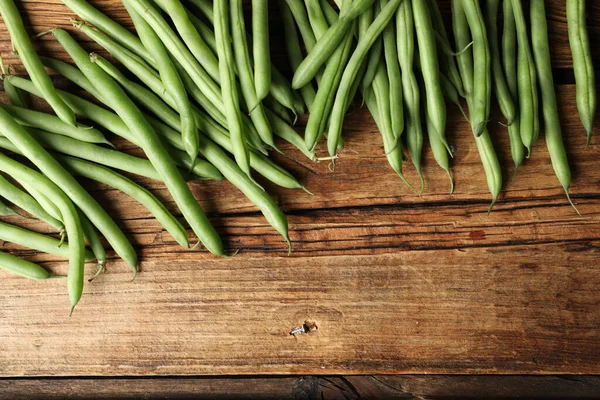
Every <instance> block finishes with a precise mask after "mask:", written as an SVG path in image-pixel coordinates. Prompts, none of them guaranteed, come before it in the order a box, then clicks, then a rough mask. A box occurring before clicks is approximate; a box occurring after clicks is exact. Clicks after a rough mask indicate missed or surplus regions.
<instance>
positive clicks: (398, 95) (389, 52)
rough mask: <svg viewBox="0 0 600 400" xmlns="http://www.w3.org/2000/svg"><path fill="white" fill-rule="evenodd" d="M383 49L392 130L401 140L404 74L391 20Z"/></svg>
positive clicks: (383, 35)
mask: <svg viewBox="0 0 600 400" xmlns="http://www.w3.org/2000/svg"><path fill="white" fill-rule="evenodd" d="M388 2H389V1H388V0H380V1H379V7H382V8H383V7H385V5H386V4H387V3H388ZM382 37H383V51H384V58H385V64H386V66H387V74H388V79H389V81H390V90H389V93H390V114H391V117H392V132H393V133H394V136H395V137H396V138H398V140H400V137H401V135H402V132H404V107H403V104H402V102H403V100H402V74H401V73H400V63H399V61H398V47H397V45H396V23H395V21H394V20H391V21H390V22H389V23H388V24H387V26H386V27H385V28H384V30H383V34H382Z"/></svg>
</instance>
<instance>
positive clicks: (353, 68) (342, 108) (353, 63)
mask: <svg viewBox="0 0 600 400" xmlns="http://www.w3.org/2000/svg"><path fill="white" fill-rule="evenodd" d="M401 2H402V0H392V1H390V2H389V3H388V4H387V5H386V6H385V8H384V9H383V10H382V12H381V13H380V14H379V15H378V16H377V18H376V19H375V21H373V23H372V24H371V26H370V27H369V29H368V30H367V32H366V33H365V35H364V36H363V37H362V38H360V39H359V41H358V45H357V46H356V49H355V50H354V53H353V54H352V57H350V60H349V61H348V65H347V66H346V69H345V70H344V74H343V75H342V79H341V82H340V86H339V88H338V92H337V94H336V96H335V101H334V104H333V110H332V113H331V120H330V122H329V135H328V137H327V148H328V150H329V154H330V155H331V156H334V155H335V153H336V152H337V147H338V141H339V139H340V137H341V134H342V123H343V119H344V114H345V113H346V109H347V107H348V103H349V102H350V100H351V99H350V98H349V95H350V94H351V92H352V87H353V83H354V81H355V78H356V76H357V74H358V72H359V70H360V67H361V65H362V63H363V60H364V59H365V57H366V56H367V54H368V52H369V49H370V48H371V46H372V45H373V43H374V42H375V40H376V39H377V37H378V36H379V35H380V34H381V32H382V31H383V29H384V28H385V26H386V25H387V23H388V22H389V21H390V20H391V19H392V17H393V15H394V12H395V11H396V9H397V8H398V6H399V5H400V3H401ZM353 4H355V3H353ZM330 30H331V28H330Z"/></svg>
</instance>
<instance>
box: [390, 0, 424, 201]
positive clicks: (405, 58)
mask: <svg viewBox="0 0 600 400" xmlns="http://www.w3.org/2000/svg"><path fill="white" fill-rule="evenodd" d="M411 1H412V0H404V1H403V2H402V4H400V7H399V8H398V11H396V35H397V36H396V37H397V42H396V45H397V52H398V61H399V63H400V68H401V70H402V90H403V93H404V105H405V107H406V145H407V147H408V151H409V153H410V158H411V160H412V163H413V165H414V166H415V169H416V171H417V173H418V174H419V178H420V179H421V193H423V190H424V189H425V180H424V178H423V172H422V170H421V157H422V152H423V127H422V125H421V111H420V102H421V100H420V93H419V84H418V82H417V78H416V76H415V73H414V70H413V66H414V59H415V40H414V22H413V16H412V4H411Z"/></svg>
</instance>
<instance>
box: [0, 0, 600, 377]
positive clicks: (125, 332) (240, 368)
mask: <svg viewBox="0 0 600 400" xmlns="http://www.w3.org/2000/svg"><path fill="white" fill-rule="evenodd" d="M93 3H94V4H95V5H98V7H99V8H101V9H103V10H105V11H107V12H109V13H110V14H111V15H112V16H114V17H115V18H116V19H118V20H119V21H121V22H123V23H127V19H126V16H125V14H124V11H123V9H122V7H121V6H120V5H118V4H119V2H118V1H117V0H105V1H94V2H93ZM548 3H549V6H548V7H549V12H550V22H551V25H550V26H551V30H552V37H553V43H554V42H555V43H556V44H555V45H553V57H554V63H555V67H556V68H568V67H569V63H570V61H569V57H568V48H567V43H566V25H565V20H564V13H562V11H561V10H562V9H563V8H564V2H548ZM443 4H444V10H446V11H447V4H448V3H447V2H443ZM22 5H23V10H24V11H25V12H26V15H27V20H28V21H29V22H28V24H29V25H31V26H33V29H32V32H40V31H43V30H44V29H47V28H49V27H51V26H57V25H58V26H63V27H67V26H68V24H69V23H68V17H69V16H70V14H69V13H68V12H67V10H66V8H65V7H64V6H63V5H62V4H61V3H60V1H58V0H53V1H45V2H35V1H23V2H22ZM591 10H592V12H591V16H590V18H591V20H592V21H597V20H598V19H600V7H598V5H596V4H594V5H593V6H592V8H591ZM598 26H600V25H599V24H594V27H593V28H592V31H593V32H596V30H597V29H599V28H598ZM3 29H4V28H3V26H2V25H0V51H2V54H3V55H4V54H7V53H8V51H9V48H10V44H9V40H8V36H7V34H6V31H5V30H3ZM593 34H597V32H596V33H593ZM279 45H280V43H279ZM39 46H40V49H41V50H42V51H45V52H48V53H49V52H51V53H52V54H53V55H55V56H56V55H58V56H60V57H64V54H62V53H60V51H58V49H57V47H56V46H55V44H53V41H52V39H51V38H50V37H44V38H43V39H42V40H41V42H40V43H39ZM275 46H278V45H277V44H275ZM86 47H87V48H88V49H89V50H97V48H94V46H91V45H89V43H86ZM278 54H282V53H278ZM9 60H10V61H11V62H16V60H15V59H9ZM57 82H58V83H59V84H60V85H64V82H61V81H57ZM64 87H66V88H67V89H73V90H74V88H72V87H69V86H64ZM558 95H559V101H560V104H561V110H560V111H561V116H562V117H563V118H562V121H563V128H564V131H565V139H566V142H567V148H568V152H569V156H570V160H571V165H572V170H573V178H574V180H573V187H572V193H573V198H574V200H575V202H576V203H577V205H578V207H579V209H580V211H581V212H582V214H583V215H582V216H577V215H576V214H575V213H574V212H573V210H572V209H571V208H570V206H569V205H568V203H567V202H566V199H565V197H564V193H563V192H562V189H561V188H560V187H559V186H558V183H557V181H556V178H555V177H554V174H553V171H552V167H551V165H550V161H549V158H548V155H547V151H546V149H545V145H544V142H543V138H542V139H540V141H539V142H538V143H537V145H536V147H535V148H534V154H533V156H532V157H531V159H529V160H527V162H526V163H525V165H524V166H523V167H522V168H521V170H520V171H519V174H518V176H517V179H516V180H515V181H510V177H511V176H512V174H513V170H512V167H511V162H510V152H509V148H508V140H507V134H506V131H505V129H504V128H503V127H502V126H500V125H499V124H497V123H496V122H499V121H500V119H499V117H498V114H497V112H496V114H495V115H494V121H493V122H492V123H490V126H491V127H492V135H493V138H494V141H495V144H496V148H497V150H498V153H499V156H500V158H501V161H502V164H503V166H504V174H505V178H506V182H507V183H506V185H505V191H504V192H503V194H502V199H501V201H500V202H499V203H498V205H497V206H496V208H495V210H494V212H493V213H492V214H491V215H490V216H488V215H487V214H486V212H487V205H488V203H489V201H490V199H489V194H488V193H487V186H486V184H485V178H484V176H483V172H482V168H481V164H480V160H479V157H478V154H477V151H476V148H475V145H474V143H473V139H472V135H471V133H470V128H469V127H468V125H467V123H466V122H465V121H464V120H463V118H462V116H461V115H460V113H458V112H457V110H456V108H450V115H449V124H448V136H449V139H450V142H451V143H452V144H453V145H454V146H455V147H456V149H457V151H456V153H455V158H454V161H453V164H454V166H453V174H454V177H455V180H456V184H457V190H456V193H455V194H454V195H453V196H449V195H448V188H449V186H448V181H447V177H446V176H445V174H444V173H443V171H441V170H440V169H439V168H438V167H437V166H436V165H435V163H434V161H433V159H432V156H431V154H430V152H429V151H428V152H427V153H426V155H425V161H424V162H425V174H426V179H427V188H426V191H425V193H424V194H423V195H422V196H419V195H417V194H415V193H413V192H411V191H410V190H409V189H408V188H407V187H406V186H405V185H404V184H402V183H401V182H400V180H399V179H398V178H397V177H396V176H394V173H393V172H392V171H391V169H390V168H389V166H388V165H387V161H386V160H385V157H384V156H383V150H382V145H381V139H380V136H379V134H378V132H377V130H376V127H375V125H374V123H373V121H372V119H371V118H370V116H369V115H368V112H367V111H366V110H364V109H358V108H357V109H355V110H353V111H352V112H351V113H350V114H349V116H348V118H347V120H346V125H345V137H346V139H347V147H346V150H345V151H344V152H343V153H342V155H341V160H340V161H339V163H338V165H337V168H336V172H334V173H331V172H329V171H328V166H327V164H326V163H319V164H315V163H313V162H311V161H309V160H307V159H306V158H305V157H303V156H302V155H301V154H300V153H299V152H297V151H295V150H293V149H292V148H290V147H289V146H286V145H285V144H282V145H281V148H282V149H283V150H284V152H285V154H286V155H285V156H276V158H277V160H278V162H280V163H281V164H282V165H283V166H285V167H286V168H288V169H289V170H290V171H292V172H293V173H294V174H295V175H296V176H297V177H298V178H299V179H300V181H301V182H302V183H304V184H305V185H306V186H307V187H309V189H310V190H312V191H313V193H314V196H310V195H308V194H305V193H304V192H302V191H292V190H284V189H279V188H276V187H274V186H273V185H271V184H268V183H265V187H266V188H267V190H268V191H269V192H270V193H272V194H273V196H274V197H275V198H276V199H277V201H278V202H279V204H280V205H281V206H282V208H283V209H284V210H285V211H286V213H287V215H288V216H289V222H290V230H291V238H292V240H293V242H294V246H295V251H294V253H293V255H292V257H289V258H288V257H285V245H284V243H283V241H282V239H281V238H280V237H279V236H278V235H277V234H276V233H275V232H274V231H273V230H272V229H271V228H270V227H269V226H268V225H267V223H266V222H265V220H264V218H262V216H261V215H260V214H259V213H258V212H257V209H256V208H255V207H254V206H253V205H252V204H251V203H250V202H249V201H248V200H247V199H245V198H243V196H240V193H239V192H238V191H237V190H235V188H233V187H232V186H231V184H229V183H227V182H221V183H217V182H192V183H191V184H190V185H191V188H192V191H193V193H194V194H195V196H196V198H197V199H198V200H199V201H200V202H201V204H202V206H203V207H204V209H205V210H207V212H208V213H209V216H210V218H211V219H212V221H213V222H214V224H215V226H216V227H217V229H218V230H219V232H220V233H221V234H222V236H223V238H224V240H225V241H226V244H227V247H228V249H229V250H236V249H241V252H240V254H239V255H238V256H237V257H235V258H234V259H231V260H222V259H221V260H219V259H215V258H214V257H212V256H210V255H209V254H207V253H206V252H205V251H203V250H200V251H195V252H190V251H185V250H182V249H181V248H180V247H178V246H177V245H176V243H175V242H174V241H173V240H172V238H171V237H170V236H169V235H168V234H167V233H166V232H164V230H163V229H161V227H160V225H159V224H158V223H157V222H156V221H155V220H153V219H152V218H151V216H150V215H149V213H148V212H147V211H146V210H145V209H143V208H142V207H140V206H139V205H137V204H135V203H134V202H132V201H131V199H129V198H127V196H125V195H123V194H121V193H118V192H116V191H114V190H110V189H108V188H106V187H104V186H99V185H92V184H90V183H88V182H84V184H85V185H86V187H88V188H89V190H90V191H91V193H92V194H93V195H94V197H96V198H97V199H98V200H99V201H100V202H101V204H102V205H103V206H104V207H106V209H107V210H109V211H110V213H111V215H113V216H114V217H115V219H116V220H117V221H118V223H119V224H120V225H121V226H122V228H123V229H124V231H125V232H126V234H127V235H128V236H129V237H130V239H131V240H132V242H133V243H134V245H135V246H136V248H137V250H138V252H139V254H140V258H141V260H142V262H141V265H140V268H141V270H142V273H141V274H140V276H139V278H138V279H137V280H136V281H135V282H133V283H130V282H128V279H129V277H130V275H129V270H128V268H127V267H126V266H125V265H124V264H123V263H122V262H121V261H119V260H116V259H115V258H114V254H112V253H111V254H109V256H110V263H109V271H108V273H107V274H105V275H103V276H102V277H101V278H99V279H98V280H96V281H95V282H93V283H91V284H87V285H86V289H85V295H84V297H83V300H82V302H81V303H80V305H79V306H78V308H77V310H76V312H75V315H74V316H73V317H72V318H70V319H69V318H68V317H67V309H68V299H67V296H66V288H65V283H64V282H62V281H60V280H54V281H51V282H37V283H30V282H28V281H24V280H22V279H19V278H15V277H12V276H9V275H7V274H4V273H1V272H0V274H1V275H0V276H1V279H0V321H1V322H0V360H2V361H0V376H96V375H110V376H153V375H214V374H244V375H246V374H278V375H282V374H356V373H362V374H368V373H499V374H509V373H535V374H550V373H577V374H582V373H590V374H591V373H599V372H600V346H599V344H598V343H599V339H600V337H599V336H600V334H599V331H598V326H599V325H600V321H599V316H598V306H599V302H600V291H599V290H598V289H600V273H599V272H598V269H597V259H598V252H599V250H598V249H599V248H600V228H599V226H600V225H599V222H600V221H599V219H600V215H599V212H600V208H599V205H600V189H599V185H598V183H599V181H600V178H599V175H598V172H597V171H598V169H597V160H598V159H599V158H600V147H599V146H598V144H597V143H598V139H597V137H598V135H599V134H600V132H598V131H596V132H594V139H593V141H592V145H591V146H590V147H589V148H588V149H587V150H584V148H583V147H584V142H585V135H584V130H583V128H582V126H581V124H580V122H579V117H578V115H577V112H576V108H575V102H574V97H575V91H574V87H573V86H572V85H561V86H560V87H559V88H558ZM304 123H305V120H303V121H301V122H300V125H299V129H300V130H302V126H303V124H304ZM115 144H116V145H117V146H118V147H119V148H121V149H124V150H127V151H130V152H132V153H136V154H139V151H138V150H137V149H134V148H132V147H131V145H130V144H128V143H125V142H123V141H119V140H116V141H115ZM321 151H324V150H321ZM406 174H407V177H408V178H409V179H410V180H411V181H412V182H416V180H417V177H416V175H415V173H414V170H413V169H412V167H411V166H410V165H408V164H407V166H406ZM135 179H136V180H137V181H138V182H140V183H142V184H143V185H144V186H146V187H147V188H149V189H150V190H152V191H153V192H154V193H155V194H156V195H157V196H158V197H159V198H161V199H162V200H163V201H164V203H165V204H166V205H167V207H169V208H170V209H172V210H173V211H174V212H175V213H176V214H178V211H177V210H176V209H175V206H174V204H173V202H172V201H171V199H170V197H169V195H168V193H167V192H166V191H165V188H164V186H163V185H162V184H161V183H160V182H155V181H150V180H144V179H137V178H135ZM7 221H10V222H14V223H17V224H19V225H22V226H25V227H28V228H30V229H33V230H37V231H42V232H50V231H49V228H48V227H45V226H43V225H41V224H39V223H35V222H33V221H28V220H23V219H16V218H8V219H7ZM3 249H4V250H8V251H11V252H13V253H14V254H17V255H21V256H24V257H26V258H28V259H31V260H34V261H38V262H41V263H42V264H43V265H45V266H47V267H49V268H51V269H52V270H53V271H56V272H64V271H66V264H65V263H64V261H61V260H57V259H56V258H54V257H52V256H45V255H40V254H34V253H32V252H30V251H25V250H23V249H20V248H18V247H17V246H13V245H10V244H4V246H3ZM91 270H92V266H91V265H90V272H89V273H90V274H91V273H92V271H91ZM307 320H308V321H312V322H314V323H316V324H317V326H318V327H319V329H318V330H317V331H316V332H313V333H310V334H307V335H301V336H297V337H291V336H289V331H290V329H292V328H294V327H296V326H298V325H301V324H302V323H304V321H307Z"/></svg>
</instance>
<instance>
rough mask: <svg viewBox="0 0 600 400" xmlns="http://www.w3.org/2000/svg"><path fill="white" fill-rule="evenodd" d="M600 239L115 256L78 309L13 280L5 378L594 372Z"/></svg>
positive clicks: (4, 337) (3, 345)
mask: <svg viewBox="0 0 600 400" xmlns="http://www.w3.org/2000/svg"><path fill="white" fill-rule="evenodd" d="M599 244H600V241H593V242H588V243H587V245H588V247H589V248H590V249H591V250H589V251H582V249H581V247H580V246H579V245H577V246H571V245H569V244H559V243H553V244H546V245H537V246H528V247H526V251H524V250H523V247H521V246H508V247H500V248H493V247H492V248H469V249H462V250H456V249H452V250H437V251H428V252H423V251H402V252H396V253H394V254H386V255H377V256H335V257H297V258H257V257H253V258H250V257H240V258H235V259H229V260H215V259H210V258H206V257H205V258H200V257H194V258H193V262H192V260H191V259H188V260H186V259H185V258H184V257H180V258H179V259H178V260H176V259H170V260H168V261H167V260H152V259H149V260H146V261H144V262H142V264H141V267H142V271H143V273H142V274H140V276H139V278H138V279H137V280H136V281H135V282H134V283H127V282H126V281H127V279H128V277H129V276H130V275H129V272H128V271H127V269H126V267H125V266H124V265H122V263H115V264H113V265H111V268H110V269H111V273H109V274H107V275H105V276H103V277H102V278H101V279H99V280H98V281H96V282H94V283H93V284H90V285H87V288H86V290H85V294H84V296H83V299H82V302H81V303H80V305H79V306H78V309H77V311H76V313H75V314H74V316H73V317H72V318H70V319H69V318H67V317H66V315H67V305H68V299H67V298H66V296H65V295H64V291H65V288H64V282H61V281H58V280H53V281H50V282H40V283H29V282H28V283H27V284H26V285H25V284H23V281H22V280H21V279H18V278H13V277H10V276H6V277H4V279H3V280H2V290H0V304H2V308H0V319H1V320H2V321H3V323H2V326H0V338H1V340H0V353H1V354H3V362H2V363H1V364H0V375H1V376H23V375H26V376H36V375H40V376H76V375H86V376H87V375H125V376H132V375H136V376H137V375H173V374H183V375H186V374H187V375H189V374H193V375H199V374H321V373H333V374H348V373H361V374H363V373H364V374H369V373H416V372H418V373H503V374H506V373H546V374H549V373H554V374H557V373H598V371H600V361H599V360H600V345H599V343H600V333H599V331H598V329H597V327H598V324H599V323H600V320H599V318H600V317H599V315H598V312H597V309H598V305H599V304H600V294H599V293H600V279H599V278H600V272H598V269H597V266H596V262H595V260H596V259H597V255H596V250H595V249H597V248H598V245H599ZM55 270H56V271H57V272H64V266H63V265H62V264H61V265H56V268H55ZM92 272H93V271H90V272H89V273H90V274H91V273H92ZM305 321H310V322H314V323H315V324H316V325H317V327H318V330H317V331H316V332H311V333H309V334H305V335H299V336H296V337H292V336H290V335H289V332H290V330H291V329H292V328H294V327H296V326H299V325H301V324H302V323H304V322H305Z"/></svg>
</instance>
